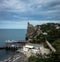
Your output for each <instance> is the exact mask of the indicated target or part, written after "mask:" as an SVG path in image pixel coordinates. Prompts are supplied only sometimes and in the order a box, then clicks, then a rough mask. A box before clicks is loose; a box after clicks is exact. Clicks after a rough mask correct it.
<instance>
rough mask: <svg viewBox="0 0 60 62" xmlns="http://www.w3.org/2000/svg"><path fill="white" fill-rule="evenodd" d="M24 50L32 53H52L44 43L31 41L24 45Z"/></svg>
mask: <svg viewBox="0 0 60 62" xmlns="http://www.w3.org/2000/svg"><path fill="white" fill-rule="evenodd" d="M23 51H24V52H31V53H34V54H40V53H41V54H42V55H44V54H49V53H50V50H49V49H47V48H44V46H43V45H41V44H31V43H28V44H26V45H25V46H24V47H23Z"/></svg>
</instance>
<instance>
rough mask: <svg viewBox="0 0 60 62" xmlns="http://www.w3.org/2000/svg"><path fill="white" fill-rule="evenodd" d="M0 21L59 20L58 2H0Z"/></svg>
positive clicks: (31, 0) (35, 0)
mask: <svg viewBox="0 0 60 62" xmlns="http://www.w3.org/2000/svg"><path fill="white" fill-rule="evenodd" d="M0 16H1V17H0V20H3V19H6V20H10V19H11V20H15V19H16V20H19V19H25V20H26V19H31V20H35V19H36V20H60V0H0Z"/></svg>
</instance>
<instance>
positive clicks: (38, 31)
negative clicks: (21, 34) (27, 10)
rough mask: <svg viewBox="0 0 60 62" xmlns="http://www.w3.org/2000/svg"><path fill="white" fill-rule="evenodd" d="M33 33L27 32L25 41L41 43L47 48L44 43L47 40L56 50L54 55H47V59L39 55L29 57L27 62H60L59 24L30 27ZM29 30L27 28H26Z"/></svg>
mask: <svg viewBox="0 0 60 62" xmlns="http://www.w3.org/2000/svg"><path fill="white" fill-rule="evenodd" d="M30 28H31V29H32V31H33V32H31V30H30V33H29V32H28V34H29V35H28V34H27V35H28V36H27V38H28V39H27V40H29V39H31V40H30V41H29V42H31V43H43V44H44V46H45V47H47V45H46V43H45V41H46V40H48V41H49V42H50V43H51V44H52V46H53V47H54V48H55V49H56V52H55V53H52V54H50V55H49V57H48V58H43V57H42V56H41V55H38V56H31V57H30V58H29V59H28V62H59V61H60V24H59V23H47V24H42V25H37V26H35V27H34V30H33V28H32V27H30ZM28 30H29V28H28Z"/></svg>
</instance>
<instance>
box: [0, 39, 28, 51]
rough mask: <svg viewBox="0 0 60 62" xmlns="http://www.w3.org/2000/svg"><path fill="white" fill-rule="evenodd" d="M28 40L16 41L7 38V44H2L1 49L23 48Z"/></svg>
mask: <svg viewBox="0 0 60 62" xmlns="http://www.w3.org/2000/svg"><path fill="white" fill-rule="evenodd" d="M26 43H27V42H26V41H25V40H19V41H14V40H6V41H5V46H0V49H7V50H10V49H11V50H12V49H14V50H15V49H18V48H22V47H23V46H24V45H25V44H26Z"/></svg>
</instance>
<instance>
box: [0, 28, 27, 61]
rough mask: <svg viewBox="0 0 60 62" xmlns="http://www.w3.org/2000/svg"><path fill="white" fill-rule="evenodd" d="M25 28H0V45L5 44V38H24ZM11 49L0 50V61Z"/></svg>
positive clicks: (9, 53)
mask: <svg viewBox="0 0 60 62" xmlns="http://www.w3.org/2000/svg"><path fill="white" fill-rule="evenodd" d="M25 34H26V30H25V29H0V46H2V45H3V46H4V45H5V40H16V41H17V40H24V39H25ZM12 53H13V51H6V50H0V61H1V60H4V59H6V58H7V57H9V56H10V55H11V54H12Z"/></svg>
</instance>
